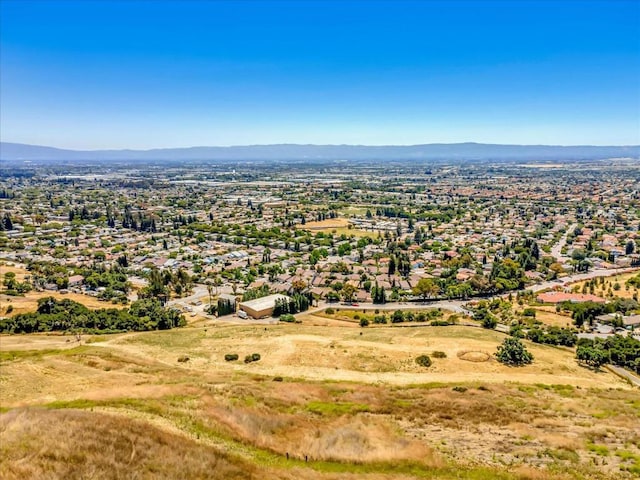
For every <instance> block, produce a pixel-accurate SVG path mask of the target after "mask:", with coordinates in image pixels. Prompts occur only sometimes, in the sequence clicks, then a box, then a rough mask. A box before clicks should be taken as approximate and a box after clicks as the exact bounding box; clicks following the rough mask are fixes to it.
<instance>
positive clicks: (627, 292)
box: [571, 271, 640, 298]
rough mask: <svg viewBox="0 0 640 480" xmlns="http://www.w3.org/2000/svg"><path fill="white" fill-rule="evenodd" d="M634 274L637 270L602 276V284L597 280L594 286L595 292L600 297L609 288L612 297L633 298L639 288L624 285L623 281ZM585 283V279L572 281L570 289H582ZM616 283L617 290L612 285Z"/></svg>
mask: <svg viewBox="0 0 640 480" xmlns="http://www.w3.org/2000/svg"><path fill="white" fill-rule="evenodd" d="M636 275H638V272H637V271H634V272H631V273H624V274H621V275H613V276H610V277H604V282H605V283H604V285H601V284H600V283H599V282H598V283H597V284H596V287H595V294H596V295H598V296H602V297H606V296H607V293H608V292H609V289H610V288H611V293H612V295H613V296H614V297H618V298H633V295H634V294H636V295H638V294H640V289H637V288H635V287H633V286H627V285H625V282H626V281H627V280H629V279H630V278H631V277H635V276H636ZM585 283H587V282H586V281H583V282H576V283H572V284H571V289H572V290H577V291H578V292H581V291H582V287H583V286H584V284H585ZM616 283H618V284H619V285H620V289H619V290H614V289H613V288H612V287H613V285H614V284H616Z"/></svg>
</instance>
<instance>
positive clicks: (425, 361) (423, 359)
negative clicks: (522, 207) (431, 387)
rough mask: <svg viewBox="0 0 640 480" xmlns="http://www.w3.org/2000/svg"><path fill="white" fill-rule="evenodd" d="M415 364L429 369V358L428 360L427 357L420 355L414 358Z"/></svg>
mask: <svg viewBox="0 0 640 480" xmlns="http://www.w3.org/2000/svg"><path fill="white" fill-rule="evenodd" d="M416 363H417V364H418V365H420V366H421V367H430V366H431V358H429V355H420V356H419V357H416Z"/></svg>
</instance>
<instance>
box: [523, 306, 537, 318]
mask: <svg viewBox="0 0 640 480" xmlns="http://www.w3.org/2000/svg"><path fill="white" fill-rule="evenodd" d="M522 315H524V316H525V317H533V318H536V309H535V308H525V309H524V310H523V311H522Z"/></svg>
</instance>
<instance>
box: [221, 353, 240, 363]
mask: <svg viewBox="0 0 640 480" xmlns="http://www.w3.org/2000/svg"><path fill="white" fill-rule="evenodd" d="M238 358H239V357H238V354H237V353H227V354H226V355H225V356H224V359H225V361H227V362H235V361H236V360H238Z"/></svg>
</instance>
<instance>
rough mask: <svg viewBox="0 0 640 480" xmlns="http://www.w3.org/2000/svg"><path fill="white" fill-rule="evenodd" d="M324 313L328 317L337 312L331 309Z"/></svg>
mask: <svg viewBox="0 0 640 480" xmlns="http://www.w3.org/2000/svg"><path fill="white" fill-rule="evenodd" d="M324 313H326V314H327V315H333V314H334V313H336V311H335V310H334V309H333V308H331V307H329V308H327V309H326V310H325V311H324Z"/></svg>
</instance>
